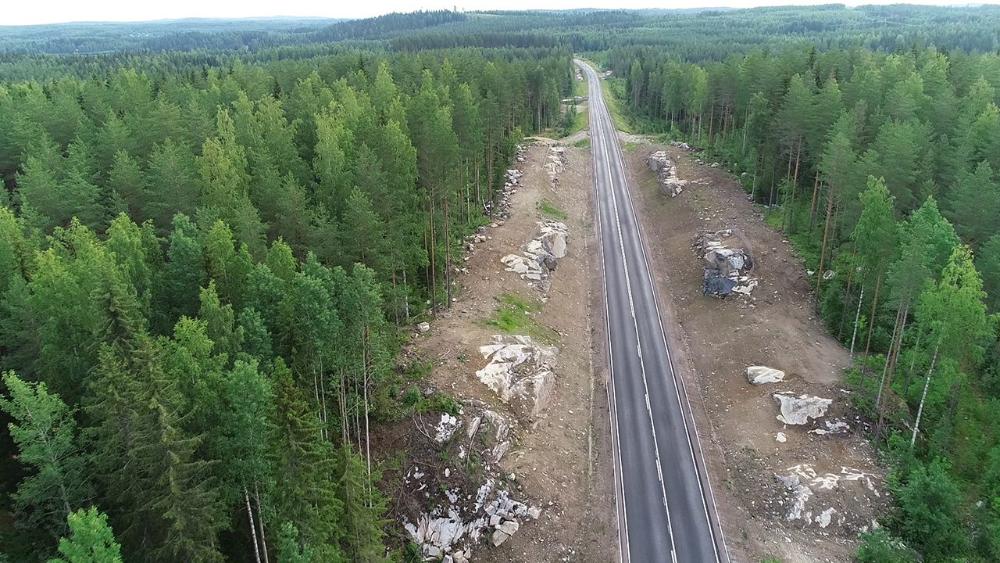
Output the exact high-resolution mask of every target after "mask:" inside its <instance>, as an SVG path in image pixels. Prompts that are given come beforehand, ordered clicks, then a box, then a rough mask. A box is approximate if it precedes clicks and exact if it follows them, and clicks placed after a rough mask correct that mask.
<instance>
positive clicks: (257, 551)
mask: <svg viewBox="0 0 1000 563" xmlns="http://www.w3.org/2000/svg"><path fill="white" fill-rule="evenodd" d="M243 500H244V501H245V502H246V507H247V518H249V519H250V536H251V537H252V539H253V557H254V560H255V561H256V562H257V563H260V545H259V544H258V543H257V526H256V525H254V522H253V508H251V507H250V493H249V492H247V488H246V487H243Z"/></svg>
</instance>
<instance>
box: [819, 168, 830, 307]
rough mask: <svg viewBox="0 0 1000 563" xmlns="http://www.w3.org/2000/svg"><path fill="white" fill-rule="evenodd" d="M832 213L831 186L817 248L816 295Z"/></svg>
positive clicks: (828, 190)
mask: <svg viewBox="0 0 1000 563" xmlns="http://www.w3.org/2000/svg"><path fill="white" fill-rule="evenodd" d="M831 215H833V186H830V187H829V188H827V190H826V221H824V222H823V244H822V245H821V246H820V250H819V267H818V268H816V297H817V302H818V299H819V296H820V291H819V289H820V286H821V285H822V283H823V266H824V265H826V263H825V262H826V243H827V241H828V240H829V237H830V216H831Z"/></svg>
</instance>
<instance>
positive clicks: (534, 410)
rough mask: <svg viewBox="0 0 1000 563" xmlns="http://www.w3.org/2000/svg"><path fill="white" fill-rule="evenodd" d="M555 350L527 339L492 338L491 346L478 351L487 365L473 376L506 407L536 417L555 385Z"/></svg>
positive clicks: (514, 337) (529, 338) (521, 337)
mask: <svg viewBox="0 0 1000 563" xmlns="http://www.w3.org/2000/svg"><path fill="white" fill-rule="evenodd" d="M556 352H557V350H556V348H555V347H552V346H541V345H538V344H535V342H534V341H533V340H532V339H531V337H530V336H502V335H497V336H494V337H493V343H492V344H488V345H485V346H480V347H479V353H480V354H482V355H483V358H484V359H486V360H488V361H489V363H487V364H486V366H485V367H483V368H482V369H480V370H479V371H477V372H476V377H478V378H479V380H480V381H482V382H483V383H484V384H485V385H486V386H487V387H489V388H490V389H492V390H493V392H494V393H496V394H497V396H498V397H499V398H500V400H501V401H503V402H505V403H510V402H512V401H513V402H515V403H518V404H516V405H515V406H522V407H523V408H522V409H520V410H522V411H523V414H526V415H529V416H532V417H537V416H538V415H539V414H541V411H542V410H544V408H545V407H546V406H547V405H548V400H549V397H550V395H551V393H552V389H553V387H554V385H555V375H554V374H553V373H552V369H551V363H552V362H553V361H554V359H555V355H556Z"/></svg>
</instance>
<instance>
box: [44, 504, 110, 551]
mask: <svg viewBox="0 0 1000 563" xmlns="http://www.w3.org/2000/svg"><path fill="white" fill-rule="evenodd" d="M67 521H68V523H69V531H70V534H71V535H70V536H69V537H65V538H60V539H59V554H60V556H61V557H59V558H57V559H50V560H49V563H122V561H124V560H123V559H122V553H121V546H120V545H118V541H117V540H116V539H115V534H114V531H113V530H112V529H111V526H110V525H109V524H108V517H107V516H106V515H105V514H104V513H103V512H101V511H100V510H98V509H97V508H96V507H93V506H92V507H90V508H88V509H86V510H84V509H80V510H77V511H76V512H73V513H71V514H70V515H69V517H68V518H67Z"/></svg>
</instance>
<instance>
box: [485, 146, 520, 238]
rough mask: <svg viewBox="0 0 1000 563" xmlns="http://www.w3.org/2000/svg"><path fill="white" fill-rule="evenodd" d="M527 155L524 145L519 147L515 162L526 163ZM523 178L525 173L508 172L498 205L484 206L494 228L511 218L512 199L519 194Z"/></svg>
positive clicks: (512, 169) (497, 199)
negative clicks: (518, 188)
mask: <svg viewBox="0 0 1000 563" xmlns="http://www.w3.org/2000/svg"><path fill="white" fill-rule="evenodd" d="M525 154H526V148H525V147H524V146H522V145H517V151H516V153H515V156H514V160H516V161H517V162H518V163H523V162H524V161H525ZM522 176H524V173H523V172H521V171H520V170H518V169H516V168H511V169H510V170H507V172H506V173H505V175H504V184H503V190H502V191H501V192H500V194H499V196H498V197H497V198H496V204H495V205H494V203H493V202H492V201H487V202H486V203H484V204H483V212H484V213H485V214H486V215H489V216H490V217H491V218H492V219H493V220H494V223H493V224H492V225H491V226H492V227H494V228H496V227H497V226H499V225H502V224H503V221H506V220H507V219H508V218H510V198H511V196H513V195H514V194H516V193H517V187H518V186H519V185H520V180H521V177H522Z"/></svg>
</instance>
